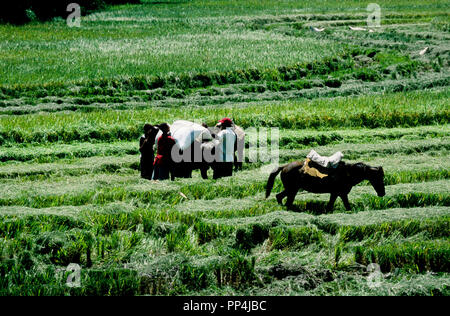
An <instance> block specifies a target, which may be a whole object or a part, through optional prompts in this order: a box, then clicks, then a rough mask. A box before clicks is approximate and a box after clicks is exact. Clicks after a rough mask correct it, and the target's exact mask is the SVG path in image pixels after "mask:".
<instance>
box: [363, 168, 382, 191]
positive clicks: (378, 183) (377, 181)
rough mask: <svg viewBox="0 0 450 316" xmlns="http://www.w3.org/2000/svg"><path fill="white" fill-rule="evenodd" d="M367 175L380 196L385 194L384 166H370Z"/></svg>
mask: <svg viewBox="0 0 450 316" xmlns="http://www.w3.org/2000/svg"><path fill="white" fill-rule="evenodd" d="M367 176H368V178H367V179H368V180H369V182H370V184H372V186H373V188H374V189H375V191H376V192H377V194H378V196H385V195H386V191H385V189H384V171H383V167H369V168H368V174H367Z"/></svg>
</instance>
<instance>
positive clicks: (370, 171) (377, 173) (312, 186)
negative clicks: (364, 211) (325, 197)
mask: <svg viewBox="0 0 450 316" xmlns="http://www.w3.org/2000/svg"><path fill="white" fill-rule="evenodd" d="M310 164H312V163H311V162H310ZM314 167H316V168H318V169H320V170H319V171H321V172H322V171H323V172H325V173H327V174H328V175H327V176H325V177H323V178H320V177H313V176H311V175H310V174H308V173H306V172H305V170H306V169H305V167H304V162H303V161H296V162H291V163H288V164H286V165H284V166H280V167H279V168H277V169H275V170H273V171H272V173H271V174H270V176H269V180H268V181H267V187H266V198H268V197H269V195H270V192H271V191H272V188H273V184H274V182H275V178H276V177H277V175H278V174H279V173H280V172H281V181H282V182H283V185H284V191H283V192H281V193H278V194H277V201H278V203H280V204H282V203H283V199H284V198H285V197H287V202H286V206H287V207H288V208H291V207H292V203H293V202H294V199H295V196H296V195H297V192H298V190H300V189H303V190H306V191H309V192H313V193H331V196H330V201H329V202H328V205H327V210H328V211H332V210H333V206H334V202H335V201H336V199H337V197H338V196H339V197H340V198H341V199H342V201H343V202H344V206H345V208H346V209H347V210H350V209H351V207H350V203H349V201H348V194H349V193H350V191H351V189H352V188H353V186H355V185H357V184H358V183H360V182H362V181H363V180H368V181H369V182H370V183H371V184H372V186H373V188H374V189H375V191H376V192H377V194H378V196H384V195H385V194H386V193H385V188H384V171H383V168H382V167H371V166H368V165H366V164H364V163H361V162H359V163H354V164H348V163H345V162H343V161H341V162H340V163H339V165H338V166H337V167H336V168H320V167H318V166H317V165H315V164H314Z"/></svg>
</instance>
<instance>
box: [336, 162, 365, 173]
mask: <svg viewBox="0 0 450 316" xmlns="http://www.w3.org/2000/svg"><path fill="white" fill-rule="evenodd" d="M341 163H342V164H343V166H344V168H346V169H347V170H353V171H360V172H366V170H367V168H369V167H370V166H369V165H366V164H365V163H362V162H356V163H347V162H344V161H341Z"/></svg>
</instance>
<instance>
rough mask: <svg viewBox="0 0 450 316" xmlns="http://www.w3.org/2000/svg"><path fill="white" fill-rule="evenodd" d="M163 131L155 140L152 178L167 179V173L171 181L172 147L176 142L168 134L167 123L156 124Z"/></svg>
mask: <svg viewBox="0 0 450 316" xmlns="http://www.w3.org/2000/svg"><path fill="white" fill-rule="evenodd" d="M158 128H159V129H160V130H161V132H162V133H163V134H162V135H161V136H160V137H159V138H158V142H157V146H158V148H157V151H156V158H155V162H154V163H153V167H154V171H153V180H166V179H169V173H170V176H171V179H172V181H173V180H174V172H173V161H172V155H171V154H172V147H173V146H174V145H175V144H176V142H175V139H174V138H173V137H172V136H170V127H169V125H168V124H167V123H163V124H160V125H158Z"/></svg>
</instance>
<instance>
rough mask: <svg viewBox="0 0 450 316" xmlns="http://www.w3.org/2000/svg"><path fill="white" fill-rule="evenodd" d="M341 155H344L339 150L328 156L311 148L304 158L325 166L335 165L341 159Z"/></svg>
mask: <svg viewBox="0 0 450 316" xmlns="http://www.w3.org/2000/svg"><path fill="white" fill-rule="evenodd" d="M342 157H344V155H343V154H342V152H340V151H338V152H337V153H335V154H333V155H332V156H330V157H325V156H321V155H319V154H318V153H317V152H316V151H315V150H311V151H310V152H309V154H308V155H307V156H306V158H309V159H311V160H312V161H314V162H315V163H317V164H319V165H321V166H322V167H325V168H329V167H335V166H336V165H337V164H338V163H339V162H340V161H341V159H342Z"/></svg>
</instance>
